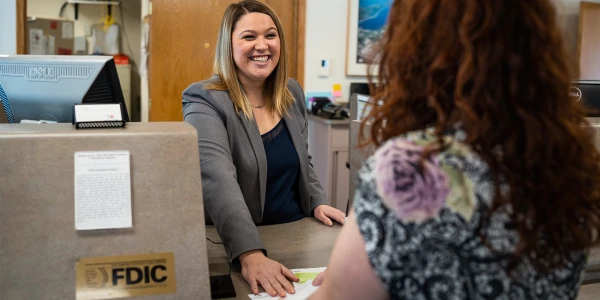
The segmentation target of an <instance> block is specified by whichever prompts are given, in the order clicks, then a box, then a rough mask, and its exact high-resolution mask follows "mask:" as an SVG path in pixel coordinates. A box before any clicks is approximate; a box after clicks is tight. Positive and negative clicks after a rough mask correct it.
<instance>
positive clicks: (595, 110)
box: [569, 80, 600, 117]
mask: <svg viewBox="0 0 600 300" xmlns="http://www.w3.org/2000/svg"><path fill="white" fill-rule="evenodd" d="M569 96H571V98H572V99H573V101H577V102H578V101H582V103H583V107H584V108H585V113H586V116H588V117H600V80H578V81H574V82H573V85H572V86H571V87H570V88H569Z"/></svg>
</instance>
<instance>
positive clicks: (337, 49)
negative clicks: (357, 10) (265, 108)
mask: <svg viewBox="0 0 600 300" xmlns="http://www.w3.org/2000/svg"><path fill="white" fill-rule="evenodd" d="M347 22H348V0H327V1H324V0H306V46H305V49H306V52H305V56H304V92H306V93H311V92H331V91H332V87H333V84H335V83H339V84H341V85H342V94H343V95H344V96H343V98H344V99H348V98H349V96H350V91H349V90H350V82H366V81H367V78H366V77H362V76H358V77H355V76H346V43H347V36H346V35H347V34H346V32H347V27H348V24H347ZM321 59H329V60H330V67H329V70H330V74H329V77H327V78H321V77H318V76H317V72H318V68H319V66H320V61H321Z"/></svg>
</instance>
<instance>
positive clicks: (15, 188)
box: [0, 121, 600, 300]
mask: <svg viewBox="0 0 600 300" xmlns="http://www.w3.org/2000/svg"><path fill="white" fill-rule="evenodd" d="M357 125H358V124H357V122H355V121H353V122H352V123H351V126H357ZM351 130H352V127H351ZM351 140H352V141H353V142H356V139H355V138H353V137H352V136H351ZM197 147H198V146H197V134H196V130H195V129H194V128H193V127H191V126H190V125H188V124H185V123H179V122H173V123H129V124H128V125H127V127H125V128H120V129H101V130H75V129H74V128H73V126H72V125H70V124H44V125H42V126H40V125H38V124H0V155H1V159H0V183H1V184H0V227H1V228H2V230H1V231H0V299H11V300H21V299H28V300H29V299H76V295H77V299H93V298H94V295H100V294H94V293H91V294H82V295H83V296H82V297H79V295H78V294H77V292H78V291H79V290H81V289H83V290H86V291H88V292H89V291H92V292H93V291H95V292H103V293H104V294H102V295H103V296H113V297H116V296H119V297H124V298H127V297H129V296H134V295H140V291H141V292H142V293H143V295H144V296H141V297H136V298H135V299H210V284H209V275H224V274H228V273H229V272H230V269H229V264H228V260H227V256H226V253H225V249H224V248H223V245H218V244H213V243H211V242H208V241H207V240H206V238H209V239H210V240H212V241H214V242H217V243H218V242H220V239H219V236H218V234H217V232H216V230H215V228H214V227H213V226H206V225H204V211H203V202H202V196H201V195H202V190H201V185H200V184H199V183H200V169H199V157H198V148H197ZM108 150H128V151H129V152H130V159H131V210H132V216H133V226H132V227H131V228H126V229H110V230H106V229H104V230H84V231H82V230H76V229H75V226H74V223H75V222H74V219H75V218H74V214H75V212H74V203H73V202H74V197H75V194H74V176H75V174H74V153H75V152H76V151H108ZM351 151H352V152H353V150H351ZM367 154H368V153H362V154H360V153H356V152H354V153H351V155H350V156H351V172H356V169H354V167H352V165H353V163H357V162H358V161H359V160H364V157H361V155H367ZM353 176H354V175H353ZM341 228H342V226H340V225H337V224H336V225H333V226H332V227H327V226H324V225H322V224H321V223H320V222H318V221H317V220H315V219H314V218H304V219H302V220H299V221H296V222H293V223H288V224H280V225H271V226H259V227H258V230H259V233H260V235H261V238H262V239H263V242H264V244H265V247H266V249H267V251H268V256H269V257H270V258H272V259H274V260H276V261H279V262H281V263H282V264H284V265H285V266H286V267H288V268H290V269H295V268H313V267H325V266H327V264H328V261H329V256H330V254H331V251H332V249H333V246H334V243H335V240H336V238H337V235H338V234H339V232H340V230H341ZM165 253H166V254H169V255H171V256H170V257H169V256H168V255H167V256H166V257H165V256H164V254H165ZM124 255H126V256H127V257H125V258H124V259H123V258H121V260H119V261H118V262H116V263H115V260H114V259H113V260H112V263H111V259H112V258H114V257H119V256H124ZM98 258H100V259H98ZM103 259H104V260H103ZM173 259H174V260H173ZM159 260H162V261H163V262H164V261H166V262H167V263H169V261H170V263H172V265H170V266H169V267H168V268H169V269H170V270H172V273H168V272H165V271H163V270H162V269H159V272H158V274H155V273H154V272H153V271H154V269H155V267H157V266H156V262H157V261H159ZM83 262H85V264H84V263H83ZM82 265H85V266H87V267H88V269H85V270H84V273H83V274H82V276H80V275H81V274H78V272H77V271H78V270H79V269H78V268H80V267H82ZM136 267H138V269H137V270H138V271H136V270H134V269H135V268H136ZM146 267H148V268H146ZM115 269H116V270H117V272H116V273H115ZM138 272H139V273H138ZM115 274H116V276H111V275H115ZM147 275H149V276H147ZM167 275H168V276H169V278H170V279H175V280H173V281H169V280H167V283H165V282H162V283H160V282H159V283H158V284H157V283H156V282H153V280H155V279H159V281H160V280H162V279H164V280H166V277H167ZM231 277H232V281H233V284H234V287H235V290H236V297H235V298H229V299H249V298H248V294H249V293H250V288H249V285H248V284H247V283H246V282H245V281H244V279H243V277H242V275H241V273H240V270H239V268H235V267H234V268H233V270H232V271H231ZM140 278H141V279H140ZM115 279H116V280H115ZM80 281H81V282H80ZM598 282H600V250H598V249H592V251H591V253H590V256H589V264H588V268H587V269H586V273H585V277H584V285H583V286H582V288H581V291H580V295H579V298H578V299H583V300H591V299H600V283H598ZM113 283H116V284H117V285H118V288H117V289H109V288H110V287H111V285H112V284H113ZM128 285H129V286H128ZM119 293H120V294H119Z"/></svg>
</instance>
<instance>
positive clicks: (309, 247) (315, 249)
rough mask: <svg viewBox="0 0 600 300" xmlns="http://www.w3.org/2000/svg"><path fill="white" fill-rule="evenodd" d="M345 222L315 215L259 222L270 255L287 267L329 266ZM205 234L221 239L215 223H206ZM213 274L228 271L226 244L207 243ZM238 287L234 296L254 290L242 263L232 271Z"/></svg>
mask: <svg viewBox="0 0 600 300" xmlns="http://www.w3.org/2000/svg"><path fill="white" fill-rule="evenodd" d="M341 228H342V226H341V225H339V224H337V223H334V225H333V226H331V227H328V226H325V225H323V224H322V223H321V222H319V221H317V220H316V219H315V218H304V219H301V220H299V221H296V222H292V223H287V224H279V225H268V226H258V231H259V233H260V236H261V238H262V240H263V242H264V245H265V247H266V249H267V255H268V256H269V258H271V259H274V260H275V261H278V262H280V263H282V264H283V265H284V266H286V267H287V268H288V269H300V268H319V267H326V266H327V263H328V261H329V255H330V254H331V250H332V249H333V246H334V243H335V240H336V238H337V235H338V233H339V231H340V230H341ZM206 237H208V238H210V239H211V240H212V241H214V242H220V239H219V235H218V234H217V231H216V229H215V228H214V226H207V227H206ZM207 248H208V262H209V269H210V275H211V276H213V275H225V274H228V272H229V264H228V263H227V261H228V260H227V255H226V253H225V249H224V248H223V245H216V244H213V243H210V242H209V243H208V245H207ZM231 279H232V281H233V285H234V287H235V292H236V297H235V298H224V299H246V300H248V299H249V297H248V294H251V291H250V286H249V285H248V284H247V283H246V281H244V278H243V277H242V274H241V273H240V271H239V267H238V269H237V270H236V268H235V267H234V270H233V271H232V272H231Z"/></svg>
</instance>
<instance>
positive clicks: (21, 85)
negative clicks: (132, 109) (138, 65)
mask: <svg viewBox="0 0 600 300" xmlns="http://www.w3.org/2000/svg"><path fill="white" fill-rule="evenodd" d="M0 101H1V103H2V107H3V109H4V112H5V114H6V119H7V120H8V123H20V122H21V121H22V120H33V121H39V120H48V121H55V122H59V123H71V122H72V121H73V105H74V104H85V103H119V104H121V107H122V108H123V121H125V122H129V115H128V114H127V108H126V106H125V100H124V98H123V92H122V90H121V85H120V83H119V78H118V75H117V68H116V66H115V61H114V59H113V57H112V56H94V55H87V56H75V55H62V56H53V55H13V56H4V57H0Z"/></svg>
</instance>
